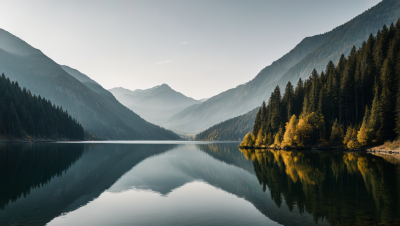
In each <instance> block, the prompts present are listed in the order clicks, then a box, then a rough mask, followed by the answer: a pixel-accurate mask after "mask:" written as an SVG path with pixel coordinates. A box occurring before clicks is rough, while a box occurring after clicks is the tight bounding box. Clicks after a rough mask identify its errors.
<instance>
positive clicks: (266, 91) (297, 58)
mask: <svg viewBox="0 0 400 226" xmlns="http://www.w3.org/2000/svg"><path fill="white" fill-rule="evenodd" d="M399 17H400V1H396V0H384V1H382V2H380V3H379V4H377V5H376V6H374V7H372V8H371V9H369V10H367V11H365V12H364V13H363V14H361V15H359V16H357V17H355V18H354V19H352V20H351V21H349V22H347V23H345V24H343V25H341V26H339V27H337V28H335V29H333V30H332V31H330V32H327V33H325V34H321V35H316V36H312V37H307V38H305V39H304V40H303V41H301V42H300V43H299V44H298V45H297V46H296V47H295V48H294V49H293V50H291V51H290V52H289V53H287V54H286V55H284V56H283V57H281V58H280V59H278V60H277V61H275V62H273V63H272V64H271V65H270V66H267V67H265V68H264V69H263V70H261V71H260V72H259V74H258V75H257V76H256V77H255V78H254V79H253V80H251V81H249V82H248V83H246V84H243V85H239V86H237V87H236V88H233V89H230V90H227V91H225V92H223V93H221V94H218V95H216V96H214V97H212V98H210V99H209V100H207V101H205V102H204V103H202V104H200V105H198V106H197V107H196V108H192V109H191V110H190V111H189V110H188V109H185V114H183V112H181V113H179V117H173V118H171V120H169V121H168V123H167V124H166V125H165V126H166V127H168V128H170V129H175V130H180V131H187V132H200V131H202V130H204V129H206V128H208V127H210V126H212V125H215V124H217V123H219V122H221V121H224V120H227V119H229V118H232V117H235V116H238V115H241V114H244V113H246V112H248V111H250V110H252V109H254V108H255V107H257V106H259V105H260V104H261V103H262V101H263V100H268V98H269V96H270V93H271V92H272V91H273V89H274V88H275V87H276V86H277V85H280V87H281V90H282V89H283V86H284V85H286V83H287V82H288V81H291V82H292V84H294V85H296V84H297V81H298V80H299V78H300V77H301V78H307V77H308V76H309V75H310V73H311V71H312V69H313V68H316V69H317V70H318V71H319V72H320V71H321V70H324V69H325V66H326V65H327V63H328V62H329V61H330V60H332V61H333V62H334V63H335V64H336V63H337V62H338V60H339V58H340V56H341V54H345V55H347V54H348V53H349V51H350V49H351V48H352V46H353V45H355V46H356V47H357V48H358V47H360V45H361V44H362V42H363V41H364V40H367V38H368V36H369V34H370V33H372V34H374V35H375V34H376V33H377V31H378V29H380V28H382V26H383V24H387V25H390V23H393V22H396V21H397V19H398V18H399ZM282 44H283V43H282Z"/></svg>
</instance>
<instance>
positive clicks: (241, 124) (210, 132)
mask: <svg viewBox="0 0 400 226" xmlns="http://www.w3.org/2000/svg"><path fill="white" fill-rule="evenodd" d="M258 109H259V108H255V109H254V110H252V111H250V112H248V113H246V114H244V115H240V116H237V117H235V118H231V119H228V120H226V121H223V122H221V123H218V124H216V125H214V126H212V127H210V128H208V129H206V130H204V131H203V132H201V133H199V134H197V135H196V137H195V140H203V141H211V140H242V138H243V137H244V136H245V135H246V134H247V133H248V132H250V131H252V130H253V124H254V120H255V118H256V115H257V112H258Z"/></svg>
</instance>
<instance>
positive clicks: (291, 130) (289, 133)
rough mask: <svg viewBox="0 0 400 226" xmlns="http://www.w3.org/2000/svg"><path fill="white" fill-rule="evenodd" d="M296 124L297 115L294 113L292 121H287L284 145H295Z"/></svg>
mask: <svg viewBox="0 0 400 226" xmlns="http://www.w3.org/2000/svg"><path fill="white" fill-rule="evenodd" d="M296 125H297V117H296V115H292V117H291V118H290V121H289V122H287V123H286V127H285V128H286V131H285V134H284V135H283V142H282V147H286V146H295V145H296V141H295V136H296Z"/></svg>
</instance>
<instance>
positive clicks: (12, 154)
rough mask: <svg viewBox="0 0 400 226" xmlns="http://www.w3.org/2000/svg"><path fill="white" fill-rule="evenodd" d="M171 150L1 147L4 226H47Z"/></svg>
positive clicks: (1, 222)
mask: <svg viewBox="0 0 400 226" xmlns="http://www.w3.org/2000/svg"><path fill="white" fill-rule="evenodd" d="M176 146H177V145H173V144H157V145H152V146H151V148H149V145H134V146H132V145H127V144H117V145H116V144H113V145H112V146H110V145H107V144H106V145H104V144H70V143H68V144H59V143H57V144H3V145H2V146H0V177H1V178H2V186H1V187H0V205H1V207H2V209H1V210H0V225H45V224H46V223H47V222H49V221H50V220H51V219H53V218H54V217H57V216H59V215H60V214H62V213H65V212H69V211H73V210H75V209H77V208H79V207H80V206H82V205H86V204H87V203H88V202H90V201H92V200H93V199H95V198H97V197H98V196H99V195H100V194H101V193H102V192H103V191H104V190H106V189H108V188H109V187H110V186H111V185H112V184H113V183H114V182H115V181H117V180H118V179H119V178H120V177H121V176H122V175H123V174H124V173H125V172H127V171H129V170H130V169H131V168H132V167H134V166H135V165H137V164H138V163H139V162H141V161H143V160H144V159H146V158H148V157H151V156H154V155H158V154H161V153H164V152H166V151H168V150H171V149H173V148H175V147H176Z"/></svg>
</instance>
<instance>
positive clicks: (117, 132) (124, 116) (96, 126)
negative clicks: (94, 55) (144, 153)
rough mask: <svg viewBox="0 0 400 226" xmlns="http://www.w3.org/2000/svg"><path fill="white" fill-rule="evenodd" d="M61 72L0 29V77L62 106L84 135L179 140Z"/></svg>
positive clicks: (85, 82) (84, 79)
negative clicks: (85, 133) (6, 78)
mask: <svg viewBox="0 0 400 226" xmlns="http://www.w3.org/2000/svg"><path fill="white" fill-rule="evenodd" d="M63 68H64V70H63ZM63 68H61V67H60V66H59V65H58V64H57V63H55V62H54V61H53V60H51V59H50V58H48V57H47V56H46V55H44V54H43V53H42V52H41V51H40V50H37V49H35V48H33V47H32V46H30V45H29V44H27V43H26V42H24V41H23V40H21V39H19V38H17V37H15V36H14V35H12V34H10V33H9V32H7V31H5V30H2V29H0V73H4V74H5V75H6V76H7V77H9V78H10V79H11V80H14V81H17V82H18V83H19V85H20V86H21V87H26V88H27V89H29V90H30V91H31V92H32V93H33V94H36V95H41V96H43V97H45V98H46V99H49V100H50V101H51V102H52V103H54V104H55V105H59V106H62V107H63V109H64V110H67V111H68V113H69V114H71V115H72V117H74V118H76V119H77V120H78V121H79V122H80V123H81V124H82V126H83V127H84V129H85V131H89V132H91V133H93V134H94V135H96V136H99V137H105V138H109V139H179V137H178V136H177V135H176V134H174V133H173V132H171V131H168V130H165V129H163V128H160V127H159V126H156V125H153V124H151V123H149V122H146V121H145V120H144V119H142V118H140V117H139V116H138V115H136V114H135V113H133V112H132V111H131V110H129V109H128V108H126V107H125V106H123V105H122V104H120V103H119V102H118V101H117V100H116V99H115V98H114V96H112V95H111V94H110V93H109V92H108V91H107V90H104V89H103V88H102V87H101V86H100V85H98V84H97V83H96V82H94V81H93V80H91V79H90V78H88V77H87V76H85V75H83V74H82V73H80V72H79V71H76V70H74V69H72V68H68V67H65V66H63ZM66 71H69V73H71V74H72V75H70V74H69V73H67V72H66ZM80 81H82V82H80Z"/></svg>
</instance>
